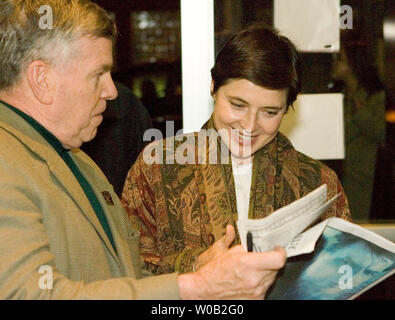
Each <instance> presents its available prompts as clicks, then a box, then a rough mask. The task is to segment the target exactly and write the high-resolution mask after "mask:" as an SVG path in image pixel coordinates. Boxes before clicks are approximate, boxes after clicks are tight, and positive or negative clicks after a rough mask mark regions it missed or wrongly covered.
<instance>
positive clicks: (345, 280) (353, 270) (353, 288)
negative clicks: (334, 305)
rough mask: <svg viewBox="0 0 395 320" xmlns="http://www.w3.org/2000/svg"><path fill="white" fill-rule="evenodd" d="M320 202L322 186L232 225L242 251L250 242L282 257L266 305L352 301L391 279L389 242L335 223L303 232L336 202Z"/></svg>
mask: <svg viewBox="0 0 395 320" xmlns="http://www.w3.org/2000/svg"><path fill="white" fill-rule="evenodd" d="M326 198H327V187H326V185H322V186H320V187H319V188H317V189H316V190H314V191H312V192H311V193H309V194H308V195H306V196H305V197H303V198H301V199H298V200H297V201H294V202H293V203H291V204H289V205H287V206H285V207H283V208H281V209H279V210H277V211H275V212H274V213H272V214H271V215H270V216H268V217H266V218H263V219H247V220H240V221H238V229H239V234H240V238H241V239H242V244H243V245H244V246H245V247H246V248H247V247H248V246H251V242H252V248H251V249H252V250H253V251H257V252H259V251H260V252H262V251H268V250H271V249H273V248H274V247H275V246H277V245H280V246H283V247H284V248H285V250H286V252H287V257H288V260H287V264H286V266H285V268H284V269H283V270H281V272H279V275H278V277H277V280H276V282H275V283H274V285H273V286H272V288H271V289H270V290H269V292H268V295H267V299H313V300H314V299H354V298H356V297H357V296H359V295H360V294H362V293H363V292H365V291H366V290H368V289H369V288H371V287H372V286H374V285H376V284H377V283H379V282H381V281H383V280H384V279H386V278H387V277H390V276H391V275H393V274H394V273H395V244H394V243H393V242H391V241H388V240H386V239H385V238H383V237H381V236H379V235H377V234H375V233H373V232H371V231H368V230H366V229H364V228H362V227H360V226H358V225H356V224H353V223H350V222H348V221H346V220H343V219H340V218H335V217H333V218H329V219H327V220H325V221H323V222H321V223H319V224H317V225H315V226H314V227H312V228H310V229H307V228H308V227H309V226H311V225H312V224H313V223H314V222H316V221H317V219H319V217H320V216H321V215H322V214H323V213H324V212H325V211H326V210H327V209H328V207H329V206H330V205H331V204H332V202H333V201H334V200H335V198H336V197H334V198H332V199H330V200H329V201H326ZM306 229H307V230H306ZM304 230H306V231H304ZM303 231H304V232H303ZM247 233H250V234H249V238H250V241H249V242H250V243H248V244H247ZM251 239H252V241H251Z"/></svg>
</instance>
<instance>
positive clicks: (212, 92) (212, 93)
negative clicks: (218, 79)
mask: <svg viewBox="0 0 395 320" xmlns="http://www.w3.org/2000/svg"><path fill="white" fill-rule="evenodd" d="M210 94H211V96H212V97H213V98H214V96H213V95H214V80H213V79H211V85H210Z"/></svg>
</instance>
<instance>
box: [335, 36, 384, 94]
mask: <svg viewBox="0 0 395 320" xmlns="http://www.w3.org/2000/svg"><path fill="white" fill-rule="evenodd" d="M343 49H344V52H345V54H346V57H347V62H348V65H349V66H350V68H351V70H352V72H353V73H354V75H355V76H356V77H357V80H358V83H359V84H360V85H361V86H362V87H363V88H364V89H365V90H366V91H367V92H368V93H369V95H371V94H373V93H375V92H377V91H380V90H383V89H384V85H383V82H382V81H381V80H380V77H379V75H378V72H377V68H376V67H375V65H374V63H373V61H374V58H373V57H372V54H371V53H370V52H369V51H368V50H367V48H366V46H364V45H360V44H358V43H349V44H346V45H344V46H343Z"/></svg>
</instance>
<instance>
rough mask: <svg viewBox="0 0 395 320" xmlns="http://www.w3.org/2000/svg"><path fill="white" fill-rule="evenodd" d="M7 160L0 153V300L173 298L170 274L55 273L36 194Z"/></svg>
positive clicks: (174, 277)
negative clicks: (100, 276)
mask: <svg viewBox="0 0 395 320" xmlns="http://www.w3.org/2000/svg"><path fill="white" fill-rule="evenodd" d="M14 148H15V147H14ZM9 159H10V158H9V156H8V155H7V157H6V159H5V158H4V156H0V181H1V183H0V299H169V298H177V297H179V293H178V286H177V274H174V273H173V274H168V275H163V276H158V277H150V278H144V279H140V280H137V279H133V278H126V277H125V278H112V279H107V280H101V281H95V282H90V283H85V282H83V281H72V280H70V279H68V278H67V277H65V276H64V275H63V274H62V273H60V272H59V271H58V269H57V267H56V263H55V256H54V254H53V252H52V251H51V243H50V241H49V237H48V235H47V233H46V229H45V226H44V223H43V216H42V213H41V209H40V208H41V205H42V203H41V200H40V199H41V198H40V194H39V193H38V192H37V191H36V190H34V189H32V188H31V185H32V184H31V181H30V180H29V179H31V178H30V177H29V176H27V175H22V174H20V173H18V172H17V168H16V167H15V166H14V165H13V162H12V161H9ZM17 161H19V160H17ZM17 161H14V162H17ZM31 170H34V167H33V168H31ZM48 183H49V184H50V183H51V181H48ZM49 187H50V186H49ZM76 241H78V239H77V240H76Z"/></svg>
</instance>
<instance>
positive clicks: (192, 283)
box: [177, 272, 202, 300]
mask: <svg viewBox="0 0 395 320" xmlns="http://www.w3.org/2000/svg"><path fill="white" fill-rule="evenodd" d="M198 277H199V275H198V273H197V272H194V273H183V274H180V275H179V276H178V278H177V282H178V289H179V292H180V298H181V299H182V300H196V299H201V297H200V295H199V293H200V292H201V288H202V283H199V282H200V281H198V280H197V278H198Z"/></svg>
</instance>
